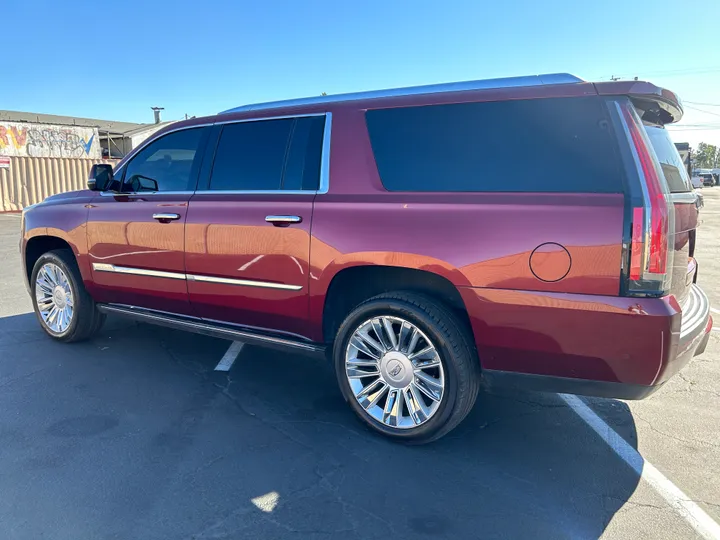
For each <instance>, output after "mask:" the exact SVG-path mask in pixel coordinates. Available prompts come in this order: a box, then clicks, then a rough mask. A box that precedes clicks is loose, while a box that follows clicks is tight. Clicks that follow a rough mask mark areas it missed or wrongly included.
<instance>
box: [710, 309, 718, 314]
mask: <svg viewBox="0 0 720 540" xmlns="http://www.w3.org/2000/svg"><path fill="white" fill-rule="evenodd" d="M710 311H712V312H713V313H717V314H718V315H720V309H715V308H713V307H711V308H710Z"/></svg>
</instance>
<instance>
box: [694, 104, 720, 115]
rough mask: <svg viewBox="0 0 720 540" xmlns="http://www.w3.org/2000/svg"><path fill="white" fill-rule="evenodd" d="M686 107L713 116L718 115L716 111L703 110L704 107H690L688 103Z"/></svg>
mask: <svg viewBox="0 0 720 540" xmlns="http://www.w3.org/2000/svg"><path fill="white" fill-rule="evenodd" d="M687 108H688V109H692V110H693V111H700V112H701V113H705V114H712V115H713V116H718V117H720V114H718V113H716V112H710V111H706V110H704V109H698V108H697V107H691V106H690V105H688V106H687Z"/></svg>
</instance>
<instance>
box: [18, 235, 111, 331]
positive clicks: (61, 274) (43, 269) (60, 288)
mask: <svg viewBox="0 0 720 540" xmlns="http://www.w3.org/2000/svg"><path fill="white" fill-rule="evenodd" d="M30 283H31V288H32V300H33V307H34V308H35V314H36V315H37V318H38V321H40V326H42V328H43V330H45V332H46V333H47V334H48V335H49V336H50V337H52V338H54V339H57V340H58V341H64V342H73V341H82V340H85V339H88V338H89V337H91V336H92V335H93V334H94V333H95V332H97V331H98V330H99V329H100V327H101V326H102V323H103V321H104V320H105V316H104V315H103V314H101V313H100V312H99V311H98V310H97V308H96V307H95V302H94V301H93V299H92V298H91V297H90V295H89V294H88V293H87V291H86V290H85V287H84V285H83V283H82V278H81V276H80V270H79V269H78V267H77V263H76V262H75V257H74V256H73V254H72V252H71V251H69V250H66V249H59V250H54V251H48V252H47V253H45V254H43V255H41V256H40V258H39V259H38V260H37V262H36V263H35V266H34V267H33V271H32V276H31V281H30Z"/></svg>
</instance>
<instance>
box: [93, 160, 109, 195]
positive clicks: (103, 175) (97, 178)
mask: <svg viewBox="0 0 720 540" xmlns="http://www.w3.org/2000/svg"><path fill="white" fill-rule="evenodd" d="M112 180H113V168H112V165H110V164H108V163H96V164H95V165H93V166H92V169H90V175H89V176H88V182H87V186H88V189H89V190H91V191H105V190H106V189H107V188H108V186H110V184H111V182H112Z"/></svg>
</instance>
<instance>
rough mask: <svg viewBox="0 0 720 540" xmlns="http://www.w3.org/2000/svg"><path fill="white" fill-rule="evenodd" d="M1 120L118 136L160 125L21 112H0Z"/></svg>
mask: <svg viewBox="0 0 720 540" xmlns="http://www.w3.org/2000/svg"><path fill="white" fill-rule="evenodd" d="M0 120H5V121H8V122H33V123H38V124H55V125H60V126H81V127H96V128H98V130H100V131H101V132H108V131H109V132H110V133H112V134H117V135H126V136H130V135H131V134H132V135H136V134H137V133H142V132H143V131H144V130H146V129H156V128H157V127H158V125H165V124H170V123H172V122H161V123H160V124H137V123H134V122H115V121H114V120H97V119H95V118H74V117H72V116H59V115H55V114H41V113H29V112H20V111H2V110H0Z"/></svg>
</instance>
